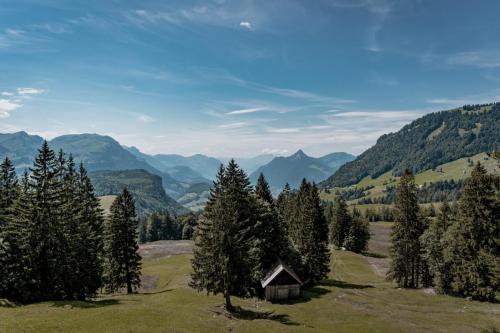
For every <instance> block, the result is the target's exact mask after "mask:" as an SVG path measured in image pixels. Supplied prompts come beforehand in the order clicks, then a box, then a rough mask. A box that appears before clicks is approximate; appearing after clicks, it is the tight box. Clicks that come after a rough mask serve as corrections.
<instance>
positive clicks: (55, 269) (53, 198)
mask: <svg viewBox="0 0 500 333" xmlns="http://www.w3.org/2000/svg"><path fill="white" fill-rule="evenodd" d="M30 171H31V176H30V182H29V191H28V195H29V196H30V197H31V200H30V201H31V202H30V205H29V206H28V207H26V208H27V211H26V212H24V213H25V214H26V215H27V216H26V218H27V224H28V225H27V227H26V237H27V244H24V245H25V246H26V247H27V251H28V253H27V255H28V256H29V260H28V261H29V262H30V263H31V267H30V271H31V274H32V275H33V276H32V278H33V284H34V287H35V290H33V293H32V295H31V296H32V297H33V299H54V298H61V297H62V292H63V290H62V289H63V286H62V276H60V273H61V269H63V268H64V267H61V266H60V265H59V264H58V263H59V259H61V256H62V255H64V247H63V246H62V244H61V230H62V226H61V215H60V214H61V202H62V198H61V195H62V182H61V179H60V169H59V168H58V160H57V158H56V155H55V154H54V152H53V151H52V150H51V149H50V148H49V145H48V143H47V141H45V142H44V143H43V145H42V147H41V148H40V150H39V153H38V156H37V157H36V158H35V162H34V163H33V168H31V169H30Z"/></svg>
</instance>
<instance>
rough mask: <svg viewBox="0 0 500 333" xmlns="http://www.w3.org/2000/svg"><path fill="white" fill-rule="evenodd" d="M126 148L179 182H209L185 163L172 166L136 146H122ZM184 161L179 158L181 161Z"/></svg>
mask: <svg viewBox="0 0 500 333" xmlns="http://www.w3.org/2000/svg"><path fill="white" fill-rule="evenodd" d="M123 148H125V149H126V150H128V151H129V152H131V153H132V154H134V155H135V156H137V157H138V158H140V159H143V160H144V161H146V162H147V163H148V164H150V165H151V166H153V167H155V168H156V169H158V170H160V171H162V172H166V173H168V174H169V175H170V176H172V177H173V178H174V179H176V180H178V181H181V182H186V183H188V184H194V183H200V182H206V183H209V184H210V183H211V181H210V180H208V179H207V178H205V177H203V176H202V175H201V174H200V173H198V172H196V171H195V170H193V169H192V168H190V167H189V166H186V165H174V166H172V165H171V164H169V163H165V164H164V163H162V161H161V160H160V159H158V158H156V157H154V156H152V155H148V154H144V153H143V152H141V151H140V150H139V149H137V148H136V147H126V146H123ZM182 161H185V160H183V159H181V162H182Z"/></svg>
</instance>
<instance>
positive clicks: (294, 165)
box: [250, 150, 331, 193]
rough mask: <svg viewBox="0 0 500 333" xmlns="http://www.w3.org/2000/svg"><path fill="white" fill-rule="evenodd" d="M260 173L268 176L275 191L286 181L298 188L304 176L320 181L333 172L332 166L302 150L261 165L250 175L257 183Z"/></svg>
mask: <svg viewBox="0 0 500 333" xmlns="http://www.w3.org/2000/svg"><path fill="white" fill-rule="evenodd" d="M260 173H263V174H264V176H265V177H266V179H267V181H268V182H269V185H270V186H271V188H272V190H273V192H274V193H276V192H277V191H280V190H281V189H282V188H283V187H284V186H285V184H286V183H288V184H290V186H291V187H292V188H297V187H298V186H299V185H300V182H301V181H302V179H303V178H306V179H307V180H309V181H315V182H320V181H322V180H324V179H326V178H327V177H328V176H329V175H330V174H331V168H330V167H329V166H328V165H326V164H325V163H323V162H322V161H321V160H320V159H318V158H314V157H311V156H308V155H306V154H305V153H304V152H303V151H302V150H299V151H297V152H296V153H295V154H293V155H291V156H287V157H281V156H280V157H275V158H274V159H273V160H272V161H271V162H269V163H268V164H266V165H264V166H261V167H260V168H258V169H257V170H256V171H255V172H253V173H252V174H251V175H250V180H251V181H252V182H253V183H255V182H256V181H257V178H258V177H259V175H260Z"/></svg>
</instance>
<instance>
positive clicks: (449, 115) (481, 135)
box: [322, 103, 500, 187]
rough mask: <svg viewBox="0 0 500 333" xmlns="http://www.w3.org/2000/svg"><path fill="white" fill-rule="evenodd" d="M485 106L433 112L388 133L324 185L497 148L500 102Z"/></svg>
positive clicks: (499, 142) (419, 167)
mask: <svg viewBox="0 0 500 333" xmlns="http://www.w3.org/2000/svg"><path fill="white" fill-rule="evenodd" d="M481 107H482V109H484V111H485V112H475V111H473V112H470V111H466V112H464V111H462V110H451V111H442V112H436V113H431V114H428V115H426V116H424V117H422V118H419V119H417V120H415V121H413V122H412V123H410V124H409V125H406V126H404V127H403V128H402V129H401V130H400V131H398V132H396V133H390V134H385V135H383V136H381V137H380V138H379V139H378V140H377V144H376V145H375V146H373V147H372V148H370V149H368V150H367V151H365V152H364V153H363V154H361V155H359V156H358V158H356V160H354V161H352V162H349V163H347V164H345V165H343V166H342V167H340V169H339V170H338V171H337V172H336V173H335V174H334V175H333V176H331V177H330V178H328V179H327V180H326V181H325V182H324V183H323V184H322V185H323V186H324V187H336V186H347V185H351V184H355V183H357V182H359V181H360V180H361V179H363V178H364V177H366V176H371V177H372V178H376V177H378V176H380V175H382V174H384V173H386V172H387V171H390V170H393V172H394V173H395V174H396V175H399V174H401V173H403V171H404V170H405V169H409V170H412V171H413V172H419V171H423V170H427V169H433V168H435V167H437V166H438V165H440V164H443V163H446V162H449V161H453V160H456V159H458V158H461V157H466V156H472V155H475V154H478V153H481V152H485V151H494V150H495V149H498V147H499V146H500V136H499V135H498V128H500V103H496V104H489V105H482V106H481ZM443 124H445V126H444V128H443V129H442V130H441V131H440V132H439V134H438V135H436V136H435V137H433V139H432V140H429V139H428V137H429V135H430V134H431V133H432V132H434V131H435V130H436V129H438V128H441V127H442V126H443ZM477 124H481V127H480V131H479V132H478V131H477V130H475V129H476V128H477ZM461 134H462V135H461ZM402 156H404V158H401V157H402Z"/></svg>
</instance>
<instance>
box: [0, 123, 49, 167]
mask: <svg viewBox="0 0 500 333" xmlns="http://www.w3.org/2000/svg"><path fill="white" fill-rule="evenodd" d="M42 143H43V139H42V137H40V136H38V135H29V134H28V133H26V132H16V133H5V134H0V157H2V159H3V158H5V157H6V156H8V157H9V158H10V159H11V160H12V161H13V163H14V165H15V166H16V169H17V170H18V172H22V171H23V170H24V169H26V168H29V167H30V166H32V163H33V158H34V157H35V155H36V154H37V153H38V148H40V147H41V146H42Z"/></svg>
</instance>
